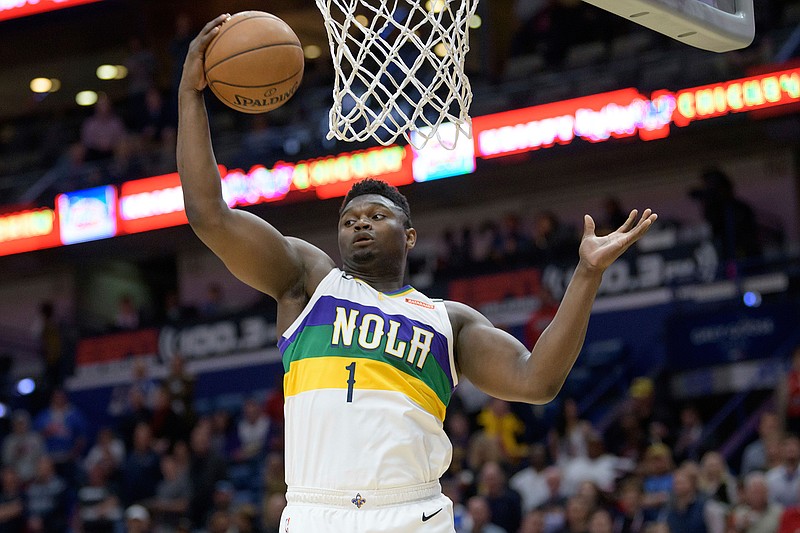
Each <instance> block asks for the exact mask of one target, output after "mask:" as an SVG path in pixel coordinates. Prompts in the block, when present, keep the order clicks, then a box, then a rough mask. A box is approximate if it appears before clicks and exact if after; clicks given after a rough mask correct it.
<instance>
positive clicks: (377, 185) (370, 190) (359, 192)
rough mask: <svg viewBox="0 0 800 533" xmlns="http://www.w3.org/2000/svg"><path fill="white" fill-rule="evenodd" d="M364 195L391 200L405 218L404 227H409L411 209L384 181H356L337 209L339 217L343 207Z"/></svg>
mask: <svg viewBox="0 0 800 533" xmlns="http://www.w3.org/2000/svg"><path fill="white" fill-rule="evenodd" d="M365 194H377V195H380V196H383V197H384V198H387V199H388V200H391V201H392V203H393V204H394V205H396V206H397V208H398V209H400V210H401V211H402V212H403V214H404V215H405V216H406V222H405V227H406V228H410V227H411V207H409V205H408V200H407V199H406V197H405V196H403V194H402V193H401V192H400V191H398V190H397V187H395V186H393V185H389V184H388V183H386V182H385V181H381V180H376V179H372V178H367V179H364V180H361V181H358V182H356V184H355V185H353V186H352V187H351V188H350V191H349V192H348V193H347V196H345V197H344V200H343V201H342V207H340V208H339V216H342V213H343V212H344V208H345V206H347V204H349V203H350V201H351V200H352V199H353V198H357V197H359V196H364V195H365Z"/></svg>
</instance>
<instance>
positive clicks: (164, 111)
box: [0, 0, 796, 205]
mask: <svg viewBox="0 0 800 533" xmlns="http://www.w3.org/2000/svg"><path fill="white" fill-rule="evenodd" d="M757 11H758V12H757V18H758V29H759V31H758V32H757V42H756V44H754V45H752V46H751V47H750V48H748V49H747V50H746V51H744V52H742V53H737V54H728V55H726V56H725V59H726V60H727V61H728V62H731V63H732V65H733V66H732V67H731V68H734V70H736V72H735V74H741V73H743V72H744V70H743V69H745V68H747V67H749V66H753V65H760V64H765V63H769V62H773V61H774V56H775V53H776V50H774V46H775V45H774V43H772V40H771V37H770V35H771V32H772V30H773V29H782V28H786V27H789V26H790V25H791V24H792V23H793V22H792V21H793V20H794V18H793V17H795V16H796V13H793V12H792V10H791V2H788V1H785V0H770V1H766V0H765V1H763V2H759V3H757ZM482 13H483V17H484V18H485V19H486V20H485V24H484V25H483V27H482V29H480V30H479V31H480V32H481V33H480V39H482V40H481V41H480V42H481V43H482V44H481V47H480V48H481V49H480V50H477V51H476V52H475V53H474V54H473V55H471V56H470V57H471V60H470V63H469V64H468V69H469V70H470V77H471V79H472V82H473V86H475V87H479V86H481V85H482V84H485V83H490V84H497V85H500V86H502V84H503V83H504V80H507V78H509V76H511V77H512V78H513V77H515V76H516V77H519V76H522V75H525V76H529V77H531V78H535V77H536V76H538V75H540V74H542V73H547V72H553V73H558V72H560V71H561V70H563V69H565V68H570V60H569V59H570V57H571V55H570V54H571V51H572V50H574V49H575V48H576V47H577V48H579V47H580V46H582V45H586V44H587V43H589V44H599V45H602V47H603V48H604V52H603V54H602V57H596V58H594V59H592V63H594V64H596V63H598V62H603V61H611V60H612V59H613V56H614V52H613V50H614V46H615V45H614V42H617V41H619V40H620V39H621V38H624V37H625V36H627V35H631V34H638V35H643V36H645V37H646V39H645V40H646V41H647V42H648V43H649V44H647V45H644V46H645V48H644V49H643V50H642V52H644V51H646V50H648V49H652V50H656V51H658V50H662V51H663V52H664V53H665V54H666V53H669V49H670V47H674V46H676V45H675V44H674V43H672V42H671V41H669V40H668V39H666V38H663V37H661V36H659V35H658V34H655V33H653V32H650V31H648V30H643V29H642V28H640V27H638V26H636V25H634V24H631V23H628V22H626V21H624V20H623V19H621V18H619V17H616V16H614V15H611V14H609V13H607V12H605V11H602V10H600V9H597V8H595V7H594V6H590V5H588V4H586V3H584V2H581V1H579V0H537V1H522V0H517V1H514V0H496V1H493V2H490V3H488V4H487V5H486V7H485V9H484V10H483V11H482ZM201 22H202V21H198V20H193V18H192V16H191V15H189V14H188V13H178V14H177V15H176V16H175V26H174V31H173V33H172V35H171V36H169V37H168V38H167V37H165V36H155V35H143V34H134V35H131V36H128V37H121V38H122V39H127V45H125V58H124V60H123V61H122V64H123V65H122V66H123V67H124V68H125V69H126V71H127V76H126V77H125V78H124V80H123V81H121V82H118V83H122V84H124V89H123V90H121V91H120V90H116V91H110V92H109V95H110V94H112V93H113V97H110V96H109V95H107V94H103V93H100V94H99V98H98V100H97V103H96V104H94V106H93V107H92V108H88V109H85V108H69V109H66V108H65V109H58V110H54V111H49V112H46V113H38V114H37V113H32V114H31V115H30V116H27V117H23V118H21V119H19V120H15V121H7V122H5V123H3V124H2V126H1V127H0V158H2V159H1V160H2V162H3V163H4V167H6V170H5V171H4V172H3V174H4V175H6V174H10V175H13V174H19V175H20V180H23V181H24V183H25V184H27V186H28V187H30V186H31V184H32V183H33V184H34V185H33V188H32V189H30V190H24V188H23V189H22V190H14V188H13V187H11V188H9V189H0V205H4V204H15V203H26V202H33V201H36V200H43V201H50V199H51V198H52V197H53V194H55V193H59V192H64V191H68V190H77V189H81V188H86V187H91V186H95V185H101V184H108V183H120V182H123V181H126V180H130V179H136V178H142V177H147V176H155V175H160V174H165V173H168V172H174V171H175V137H176V129H177V90H178V85H179V81H180V75H181V69H182V66H183V60H184V58H185V55H186V52H187V50H188V46H189V42H190V41H191V39H192V38H193V37H194V35H195V33H196V30H197V27H198V25H199V24H200V23H201ZM762 41H763V42H762ZM124 42H125V41H122V42H120V43H118V45H119V46H120V47H121V46H123V44H122V43H124ZM617 47H620V46H617ZM621 48H623V49H629V48H630V45H623V46H621ZM787 53H788V54H789V57H791V56H792V55H793V53H794V50H791V51H789V52H787ZM520 57H522V58H526V57H528V58H536V59H537V61H535V62H534V63H536V64H537V65H538V66H537V67H536V68H534V70H532V71H529V70H526V69H525V68H522V67H520V64H518V63H519V62H517V64H515V63H514V61H515V58H520ZM785 59H786V58H784V60H785ZM328 62H329V59H327V58H318V59H315V60H309V61H307V64H306V72H305V76H304V82H303V91H302V92H301V94H299V95H298V97H297V98H295V99H293V100H292V101H290V102H289V104H287V106H284V107H283V108H280V109H278V110H276V111H273V112H271V113H270V114H269V115H267V116H265V115H260V116H256V117H251V116H245V115H243V114H241V113H236V112H233V111H231V110H229V109H228V108H225V107H224V106H223V105H222V104H221V103H220V102H219V101H217V100H216V99H215V98H213V97H210V98H208V99H207V102H208V105H209V107H210V115H211V120H212V122H213V127H214V131H215V134H216V136H218V137H220V138H223V139H226V140H227V142H225V143H222V146H218V151H220V152H221V154H218V155H222V157H221V159H220V160H221V161H222V162H223V163H224V164H226V165H227V166H229V167H231V168H235V167H237V166H242V167H247V166H248V165H252V164H255V163H259V164H266V165H269V164H270V163H272V162H275V161H277V160H280V159H287V158H288V159H292V158H294V159H299V158H305V157H312V156H319V155H321V154H324V153H330V152H331V151H333V150H335V149H337V147H336V144H335V142H332V141H329V140H326V139H325V133H326V132H327V117H328V107H329V105H330V103H331V102H330V98H331V97H330V87H331V86H332V80H333V70H332V66H331V65H330V64H328ZM729 74H730V75H733V74H734V73H732V72H729ZM706 75H708V73H706ZM631 82H632V80H625V81H622V80H621V81H620V83H631ZM490 92H491V93H492V94H491V95H489V94H487V95H486V96H487V98H489V97H490V96H495V93H496V91H494V90H493V91H490ZM515 98H516V99H517V100H519V98H520V97H519V95H517V96H516V97H515ZM480 99H481V92H480V91H477V92H476V102H477V103H479V102H480ZM523 100H524V99H523ZM540 103H541V102H540ZM35 109H36V106H33V110H35ZM500 110H501V109H497V111H500ZM234 145H235V147H234ZM341 149H342V150H344V149H347V148H346V147H341Z"/></svg>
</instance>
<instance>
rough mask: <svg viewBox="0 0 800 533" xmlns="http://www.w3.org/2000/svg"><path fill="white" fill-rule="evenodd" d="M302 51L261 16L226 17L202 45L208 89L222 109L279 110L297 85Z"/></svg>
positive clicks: (285, 29) (282, 28)
mask: <svg viewBox="0 0 800 533" xmlns="http://www.w3.org/2000/svg"><path fill="white" fill-rule="evenodd" d="M304 64H305V60H304V57H303V47H302V45H301V44H300V40H299V39H298V38H297V35H295V33H294V31H293V30H292V28H290V27H289V25H288V24H286V23H285V22H284V21H282V20H281V19H279V18H278V17H276V16H275V15H271V14H269V13H264V12H263V11H243V12H241V13H236V14H235V15H232V16H231V18H229V19H228V20H226V21H225V22H224V23H223V24H222V26H221V27H220V30H219V33H218V34H217V36H216V37H214V40H212V41H211V43H210V44H209V45H208V48H207V49H206V57H205V63H204V67H205V72H206V80H208V87H209V88H210V89H211V91H212V92H213V93H214V94H215V95H216V96H217V98H219V99H220V100H221V101H222V102H223V103H225V105H227V106H229V107H231V108H233V109H235V110H237V111H242V112H244V113H265V112H267V111H272V110H273V109H276V108H278V107H280V106H282V105H283V104H285V103H286V102H287V101H288V100H289V99H290V98H291V97H292V95H294V93H295V91H296V90H297V88H298V87H299V86H300V80H302V79H303V67H304Z"/></svg>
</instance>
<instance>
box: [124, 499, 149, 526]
mask: <svg viewBox="0 0 800 533" xmlns="http://www.w3.org/2000/svg"><path fill="white" fill-rule="evenodd" d="M125 530H126V533H149V532H150V531H151V529H150V513H149V512H147V509H146V508H145V507H144V506H142V505H139V504H135V505H131V506H130V507H128V508H127V509H125Z"/></svg>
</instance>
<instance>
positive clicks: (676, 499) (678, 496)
mask: <svg viewBox="0 0 800 533" xmlns="http://www.w3.org/2000/svg"><path fill="white" fill-rule="evenodd" d="M724 517H725V514H724V509H723V508H722V507H721V506H720V505H719V504H716V503H715V502H712V501H709V500H708V499H707V498H706V497H705V496H703V495H702V494H700V492H699V491H698V489H697V469H696V468H695V467H692V466H690V465H684V466H681V467H680V468H678V469H677V470H676V471H675V473H674V474H673V476H672V497H671V499H670V501H669V503H668V504H667V506H666V507H665V508H664V511H663V521H664V522H666V523H667V524H668V525H669V528H670V530H671V531H680V532H681V533H723V530H724V523H725V518H724Z"/></svg>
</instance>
